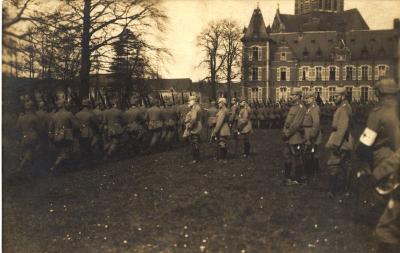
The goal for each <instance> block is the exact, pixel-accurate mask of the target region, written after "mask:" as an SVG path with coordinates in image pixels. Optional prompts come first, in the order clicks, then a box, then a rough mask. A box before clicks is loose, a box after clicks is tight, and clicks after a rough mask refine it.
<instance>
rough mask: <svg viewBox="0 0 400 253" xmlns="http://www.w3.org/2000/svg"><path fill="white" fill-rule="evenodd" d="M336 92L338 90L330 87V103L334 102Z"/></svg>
mask: <svg viewBox="0 0 400 253" xmlns="http://www.w3.org/2000/svg"><path fill="white" fill-rule="evenodd" d="M335 90H336V87H329V88H328V98H329V101H330V102H332V101H333V95H334V94H335Z"/></svg>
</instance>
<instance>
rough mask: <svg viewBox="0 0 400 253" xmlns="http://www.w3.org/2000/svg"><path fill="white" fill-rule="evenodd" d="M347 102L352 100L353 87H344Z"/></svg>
mask: <svg viewBox="0 0 400 253" xmlns="http://www.w3.org/2000/svg"><path fill="white" fill-rule="evenodd" d="M346 92H347V95H348V99H349V102H351V101H352V100H353V87H346Z"/></svg>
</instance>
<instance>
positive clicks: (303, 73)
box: [302, 67, 308, 81]
mask: <svg viewBox="0 0 400 253" xmlns="http://www.w3.org/2000/svg"><path fill="white" fill-rule="evenodd" d="M307 72H308V68H306V67H304V68H303V71H302V76H303V81H306V80H307Z"/></svg>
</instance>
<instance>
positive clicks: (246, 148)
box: [244, 142, 250, 157]
mask: <svg viewBox="0 0 400 253" xmlns="http://www.w3.org/2000/svg"><path fill="white" fill-rule="evenodd" d="M249 155H250V142H245V143H244V157H247V156H249Z"/></svg>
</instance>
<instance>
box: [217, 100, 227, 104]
mask: <svg viewBox="0 0 400 253" xmlns="http://www.w3.org/2000/svg"><path fill="white" fill-rule="evenodd" d="M220 103H223V104H225V105H226V98H219V99H218V104H220Z"/></svg>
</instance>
